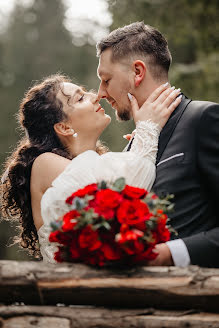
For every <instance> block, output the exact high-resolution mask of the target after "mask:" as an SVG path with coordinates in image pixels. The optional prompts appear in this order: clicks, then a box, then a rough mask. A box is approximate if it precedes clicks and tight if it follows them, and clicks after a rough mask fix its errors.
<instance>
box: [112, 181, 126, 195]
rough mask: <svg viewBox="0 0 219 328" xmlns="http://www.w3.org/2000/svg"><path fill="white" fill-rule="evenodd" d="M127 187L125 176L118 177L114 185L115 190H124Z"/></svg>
mask: <svg viewBox="0 0 219 328" xmlns="http://www.w3.org/2000/svg"><path fill="white" fill-rule="evenodd" d="M124 188H125V178H118V179H117V180H116V181H115V182H114V184H113V186H112V190H114V191H118V192H120V191H122V190H123V189H124Z"/></svg>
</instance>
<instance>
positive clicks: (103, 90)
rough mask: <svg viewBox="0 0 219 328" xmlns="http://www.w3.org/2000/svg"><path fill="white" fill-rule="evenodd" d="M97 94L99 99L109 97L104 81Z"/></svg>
mask: <svg viewBox="0 0 219 328" xmlns="http://www.w3.org/2000/svg"><path fill="white" fill-rule="evenodd" d="M97 96H98V99H101V98H107V97H108V93H107V91H106V88H105V87H104V86H103V83H100V86H99V90H98V94H97Z"/></svg>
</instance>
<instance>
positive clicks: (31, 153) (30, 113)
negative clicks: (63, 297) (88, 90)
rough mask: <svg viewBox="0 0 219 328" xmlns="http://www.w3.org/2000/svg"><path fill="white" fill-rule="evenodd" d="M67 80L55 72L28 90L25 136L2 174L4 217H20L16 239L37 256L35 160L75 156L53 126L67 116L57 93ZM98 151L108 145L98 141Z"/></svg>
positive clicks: (23, 106) (22, 108)
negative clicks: (43, 156)
mask: <svg viewBox="0 0 219 328" xmlns="http://www.w3.org/2000/svg"><path fill="white" fill-rule="evenodd" d="M63 82H71V80H70V79H69V78H67V77H66V76H63V75H59V74H55V75H52V76H50V77H47V78H45V79H44V80H43V81H41V82H38V83H36V84H35V85H34V86H33V87H31V88H30V90H28V91H27V93H26V94H25V97H24V99H23V100H22V102H21V105H20V110H19V113H18V115H17V118H18V121H19V123H20V126H21V129H22V130H23V131H24V132H25V137H23V138H22V139H21V140H20V142H19V143H18V145H17V147H16V149H15V150H14V151H13V153H12V154H11V155H10V156H9V157H8V158H7V160H6V163H5V165H4V171H3V172H4V173H3V175H2V184H1V196H2V197H1V210H2V215H3V218H5V219H7V220H11V219H14V220H18V221H19V227H20V236H18V237H15V238H14V243H19V244H20V246H22V247H23V248H26V249H28V251H29V252H30V253H31V255H34V256H35V257H40V251H39V245H38V235H37V230H36V227H35V225H34V221H33V216H32V209H31V195H30V177H31V169H32V165H33V162H34V160H35V159H36V158H37V157H38V156H39V155H40V154H42V153H45V152H52V153H55V154H58V155H60V156H63V157H65V158H68V159H72V155H71V154H70V153H69V152H68V150H67V149H66V148H65V147H64V145H63V144H62V143H61V142H60V140H59V138H58V137H57V135H56V133H55V131H54V128H53V126H54V124H55V123H58V122H61V121H63V120H65V119H66V118H67V116H66V114H65V112H64V111H63V104H62V102H61V101H60V100H59V99H58V98H57V97H56V95H57V93H58V91H59V90H61V84H62V83H63ZM96 151H97V152H98V153H99V154H102V153H104V152H106V151H107V148H106V147H105V146H103V145H102V144H101V143H100V141H98V142H97V147H96Z"/></svg>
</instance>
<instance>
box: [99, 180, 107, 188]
mask: <svg viewBox="0 0 219 328" xmlns="http://www.w3.org/2000/svg"><path fill="white" fill-rule="evenodd" d="M98 189H107V183H106V181H104V180H103V181H101V182H100V183H98Z"/></svg>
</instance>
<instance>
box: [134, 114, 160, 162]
mask: <svg viewBox="0 0 219 328" xmlns="http://www.w3.org/2000/svg"><path fill="white" fill-rule="evenodd" d="M159 134H160V127H159V125H158V124H156V123H154V122H152V121H151V120H147V121H138V122H137V123H136V132H135V137H134V140H133V143H132V147H131V149H130V152H133V153H136V154H138V155H139V156H141V157H147V158H149V159H150V160H151V161H152V162H153V163H155V162H156V156H157V150H158V138H159Z"/></svg>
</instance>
